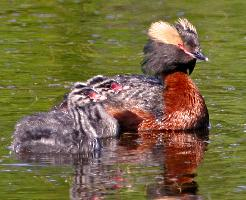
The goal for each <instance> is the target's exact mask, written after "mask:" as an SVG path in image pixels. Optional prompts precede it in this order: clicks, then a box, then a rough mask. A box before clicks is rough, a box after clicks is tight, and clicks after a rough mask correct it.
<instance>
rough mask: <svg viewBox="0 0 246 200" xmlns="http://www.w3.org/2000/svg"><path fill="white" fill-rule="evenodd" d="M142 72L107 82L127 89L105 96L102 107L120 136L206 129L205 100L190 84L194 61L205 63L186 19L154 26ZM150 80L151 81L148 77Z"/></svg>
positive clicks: (191, 82) (149, 32) (196, 36)
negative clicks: (119, 130) (124, 133)
mask: <svg viewBox="0 0 246 200" xmlns="http://www.w3.org/2000/svg"><path fill="white" fill-rule="evenodd" d="M148 36H149V41H148V43H147V44H146V46H145V47H144V59H143V62H142V69H143V72H144V73H145V74H147V75H118V76H115V77H110V79H111V78H112V79H114V80H115V81H116V82H117V83H119V84H120V85H122V86H124V87H126V89H124V90H122V91H120V92H118V94H115V93H106V95H107V100H105V101H103V102H102V104H103V105H104V106H105V109H106V111H107V112H108V113H109V114H110V115H111V116H113V117H114V118H116V119H117V120H118V122H119V124H120V126H121V130H122V131H131V130H132V131H137V130H138V131H146V130H189V129H199V128H207V127H208V126H209V115H208V111H207V107H206V105H205V101H204V99H203V97H202V95H201V94H200V92H199V90H198V88H197V87H196V85H195V84H194V82H193V81H192V80H191V79H190V77H189V74H191V73H192V71H193V69H194V67H195V64H196V60H197V59H198V60H205V61H207V60H208V58H206V57H205V56H204V55H203V54H202V53H201V49H200V45H199V41H198V34H197V31H196V29H195V27H194V26H193V25H192V24H191V23H190V22H189V21H188V20H187V19H179V20H178V22H176V23H175V24H174V25H170V24H169V23H167V22H163V21H159V22H155V23H153V24H152V25H151V27H150V28H149V30H148ZM150 75H152V76H150Z"/></svg>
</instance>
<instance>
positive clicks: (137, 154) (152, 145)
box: [21, 130, 208, 199]
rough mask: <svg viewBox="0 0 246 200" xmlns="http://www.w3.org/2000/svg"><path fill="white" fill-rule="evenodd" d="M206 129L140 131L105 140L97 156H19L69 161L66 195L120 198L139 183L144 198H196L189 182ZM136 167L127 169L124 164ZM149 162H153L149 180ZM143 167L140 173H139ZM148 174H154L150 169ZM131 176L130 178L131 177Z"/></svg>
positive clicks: (203, 147)
mask: <svg viewBox="0 0 246 200" xmlns="http://www.w3.org/2000/svg"><path fill="white" fill-rule="evenodd" d="M207 140H208V130H203V131H196V132H183V131H182V132H175V133H174V132H141V133H140V136H137V135H136V134H125V135H123V137H122V138H121V139H120V140H116V139H112V140H107V141H104V149H103V151H102V152H101V154H100V155H94V157H93V158H89V157H88V156H84V155H81V154H80V155H65V156H64V155H59V156H58V155H55V156H51V155H46V156H42V155H31V156H30V155H22V156H21V159H24V160H26V161H35V162H37V161H38V162H42V163H46V164H47V163H49V164H55V165H64V164H73V166H74V175H73V182H72V184H71V188H70V198H71V199H101V198H104V197H106V196H113V198H121V197H122V192H123V191H125V192H126V191H127V189H129V188H131V190H132V189H133V190H134V189H135V186H136V185H139V184H140V183H142V184H144V188H145V191H144V193H145V194H146V196H147V198H148V199H172V198H177V197H178V198H179V199H200V198H201V197H200V196H198V195H196V193H197V190H198V184H197V183H196V182H195V181H194V177H195V176H196V169H197V167H198V166H199V164H200V163H201V161H202V159H203V156H204V152H205V150H206V146H207ZM129 165H130V166H136V168H137V169H136V171H134V169H129V168H128V167H125V166H129ZM148 167H152V171H153V169H155V168H153V167H158V168H160V169H161V170H157V171H155V173H156V172H157V173H156V174H154V178H153V181H152V180H150V179H151V178H150V176H149V175H148ZM139 171H143V173H139ZM152 175H153V173H152ZM133 176H134V177H135V178H134V179H133V178H132V177H133Z"/></svg>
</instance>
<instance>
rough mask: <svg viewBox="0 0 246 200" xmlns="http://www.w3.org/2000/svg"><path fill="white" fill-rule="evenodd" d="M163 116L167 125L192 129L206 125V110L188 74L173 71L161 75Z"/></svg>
mask: <svg viewBox="0 0 246 200" xmlns="http://www.w3.org/2000/svg"><path fill="white" fill-rule="evenodd" d="M162 79H163V85H164V91H163V99H164V113H165V115H164V118H163V121H164V123H166V126H167V127H169V126H170V127H172V126H176V127H179V128H177V129H194V128H198V127H201V126H208V111H207V108H206V105H205V102H204V99H203V97H202V96H201V94H200V92H199V90H198V88H197V87H196V85H195V84H194V83H193V81H192V80H191V79H190V77H189V76H188V74H186V73H183V72H174V73H171V74H167V75H162Z"/></svg>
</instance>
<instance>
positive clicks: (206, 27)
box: [0, 0, 246, 200]
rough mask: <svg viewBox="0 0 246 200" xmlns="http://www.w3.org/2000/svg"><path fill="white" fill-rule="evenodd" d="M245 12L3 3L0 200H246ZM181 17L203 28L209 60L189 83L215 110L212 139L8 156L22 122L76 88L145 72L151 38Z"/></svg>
mask: <svg viewBox="0 0 246 200" xmlns="http://www.w3.org/2000/svg"><path fill="white" fill-rule="evenodd" d="M245 9H246V3H245V1H243V0H234V1H223V0H218V1H211V0H208V1H194V0H190V1H187V2H186V1H185V2H184V1H178V0H174V1H164V0H163V1H160V0H159V1H158V0H154V1H151V3H150V2H149V1H133V0H127V1H117V0H111V1H105V0H102V1H96V0H92V1H80V0H74V1H72V0H71V1H63V0H58V1H44V0H41V1H36V2H34V1H31V0H23V1H8V0H4V1H1V2H0V53H1V58H0V70H1V72H0V94H1V95H0V106H1V111H0V128H1V132H0V144H1V145H0V196H1V198H2V199H69V198H71V199H72V198H74V199H76V198H77V199H78V198H82V199H83V198H84V199H86V198H92V199H93V198H94V199H96V198H105V199H117V198H118V199H146V198H159V197H161V196H164V197H166V198H168V197H170V198H171V197H179V198H188V199H216V200H217V199H245V198H246V181H245V180H246V172H245V171H246V170H245V168H246V166H245V165H246V159H245V154H244V151H245V142H246V137H245V134H246V120H245V119H246V103H245V102H246V92H245V91H246V90H245V85H246V79H245V74H246V68H245V64H246V62H245V61H246V56H245V46H246V45H245V43H246V35H245V29H246V24H245ZM178 17H187V18H188V19H190V20H191V21H192V23H193V24H194V25H196V27H197V29H198V32H199V37H200V42H201V45H202V48H203V52H204V54H206V55H207V56H208V57H209V59H210V62H208V63H198V64H197V67H196V69H195V71H194V72H193V74H192V75H191V77H192V79H193V80H194V81H195V82H196V84H197V85H198V87H199V89H200V91H201V93H202V95H203V96H204V97H205V100H206V104H207V106H208V109H209V113H210V119H211V124H212V129H211V130H210V137H209V140H208V139H207V138H201V137H200V136H199V133H193V134H191V135H189V134H185V135H184V134H183V133H180V136H179V137H178V138H171V139H170V138H169V137H168V135H167V136H166V138H165V137H164V138H163V137H157V139H156V140H154V141H153V140H148V139H146V140H145V139H144V138H132V137H135V136H128V135H127V136H126V138H123V139H122V140H120V141H110V143H109V148H105V149H104V151H103V152H102V155H98V156H97V157H95V158H89V159H88V158H84V157H76V156H75V157H72V156H65V157H64V156H63V155H59V156H58V155H56V156H51V155H46V156H41V155H40V156H38V155H36V156H33V157H32V156H31V157H15V156H13V155H11V154H9V150H8V149H7V147H8V145H10V143H11V134H12V132H13V129H14V125H15V123H16V121H17V120H19V119H20V118H21V117H23V116H25V115H28V114H31V113H34V112H38V111H46V110H48V109H49V108H50V107H52V106H53V105H54V104H55V103H57V102H58V101H59V100H60V99H61V98H62V96H63V94H64V93H65V92H66V91H67V88H68V87H69V86H70V85H71V83H72V82H74V81H78V80H86V79H87V78H89V77H91V76H93V75H96V74H105V75H114V74H126V73H141V71H140V67H139V66H140V64H139V63H140V61H141V58H142V48H143V45H144V44H145V42H146V29H147V28H148V26H149V25H150V23H151V22H153V21H155V20H159V19H163V20H166V21H169V22H174V21H175V20H176V19H177V18H178ZM178 147H179V148H178ZM192 147H194V148H192ZM177 166H178V167H177ZM179 166H180V167H179ZM180 185H182V187H180Z"/></svg>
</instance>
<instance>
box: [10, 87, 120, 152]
mask: <svg viewBox="0 0 246 200" xmlns="http://www.w3.org/2000/svg"><path fill="white" fill-rule="evenodd" d="M78 87H79V89H78ZM71 93H72V94H73V95H75V94H76V97H78V98H77V99H76V100H77V101H83V106H85V107H83V106H82V105H80V107H79V108H78V107H76V109H77V110H75V109H74V112H73V113H76V119H74V118H73V116H71V115H70V114H68V113H66V112H63V111H60V110H53V111H50V112H43V113H36V114H34V115H31V116H27V117H24V118H23V119H22V120H21V121H20V122H18V123H17V124H16V126H15V132H14V134H13V142H12V145H11V149H12V150H13V151H14V152H16V153H25V152H27V153H79V152H91V151H94V150H95V149H97V148H99V147H98V146H95V145H94V144H95V143H94V142H92V141H93V140H92V136H90V134H93V136H98V137H101V138H102V137H104V135H103V134H104V133H103V132H102V131H101V132H100V130H101V129H103V130H105V131H106V130H107V131H109V129H107V128H105V127H107V125H105V126H104V127H102V128H101V127H99V126H98V127H96V126H97V124H96V122H97V120H99V121H100V122H101V124H102V121H103V120H102V118H103V116H105V114H104V113H105V111H102V110H101V109H103V108H102V106H101V105H98V106H97V105H96V103H93V102H96V101H98V100H100V95H98V93H97V92H96V91H94V90H93V89H91V88H89V87H87V86H85V85H84V86H82V84H78V83H76V84H75V86H74V87H73V89H72V91H71ZM70 100H71V101H73V102H74V100H75V99H74V98H71V94H69V105H70V106H72V105H73V104H71V102H70ZM91 102H92V103H93V104H90V103H91ZM74 103H76V102H74ZM76 105H77V103H76ZM69 109H70V110H72V109H73V108H71V107H70V108H69ZM83 110H85V112H83ZM100 112H102V113H103V114H100ZM84 113H85V114H84ZM87 114H88V116H86V115H87ZM91 116H94V118H93V120H95V121H94V123H92V121H91V122H90V124H89V123H87V124H86V125H87V126H86V127H84V126H83V127H80V128H81V129H76V128H75V127H74V124H75V122H74V121H75V120H76V122H77V123H79V120H80V121H81V122H83V124H85V121H86V120H88V118H89V117H91ZM105 117H108V116H105ZM101 124H100V125H101ZM89 126H93V127H89ZM116 126H117V123H116V125H115V127H114V129H113V133H109V132H107V133H105V137H108V135H110V136H113V134H115V135H117V133H116V130H117V128H116ZM83 128H84V129H83ZM82 129H83V130H82ZM91 130H92V133H91V132H86V131H91ZM95 131H99V133H98V135H96V134H97V132H96V133H95ZM78 133H80V134H78ZM81 133H83V134H81ZM87 136H88V137H87ZM79 137H81V138H79Z"/></svg>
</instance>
